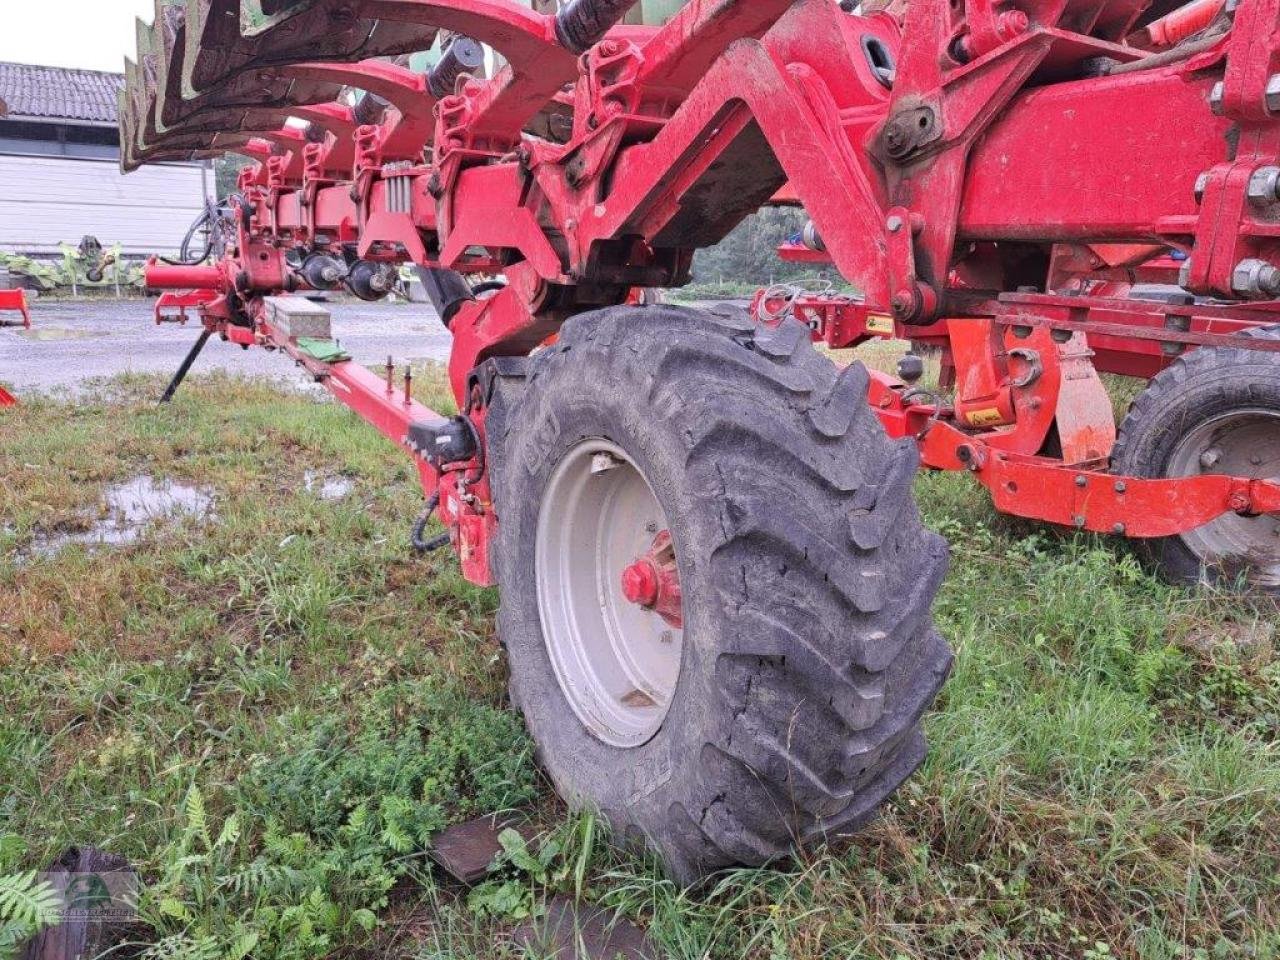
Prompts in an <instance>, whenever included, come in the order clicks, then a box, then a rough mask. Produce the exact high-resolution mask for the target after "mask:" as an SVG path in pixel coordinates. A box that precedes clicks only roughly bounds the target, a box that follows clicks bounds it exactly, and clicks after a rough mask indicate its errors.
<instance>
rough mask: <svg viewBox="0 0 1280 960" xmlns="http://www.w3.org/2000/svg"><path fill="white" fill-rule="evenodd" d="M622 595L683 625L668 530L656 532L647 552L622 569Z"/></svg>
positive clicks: (678, 626) (674, 552)
mask: <svg viewBox="0 0 1280 960" xmlns="http://www.w3.org/2000/svg"><path fill="white" fill-rule="evenodd" d="M622 595H623V596H624V597H626V598H627V601H628V602H629V603H634V604H636V605H637V606H639V607H644V608H645V609H646V610H652V611H653V612H654V613H656V614H658V616H660V617H662V619H663V620H665V621H666V622H667V623H669V624H671V626H673V627H675V628H677V629H682V628H683V627H684V615H683V609H682V601H683V597H682V596H681V593H680V572H679V570H678V569H677V568H676V551H675V546H674V544H673V543H672V540H671V531H669V530H663V531H662V532H661V533H660V534H658V535H657V536H656V537H655V538H654V540H653V546H651V547H650V548H649V551H648V552H647V553H645V554H644V555H643V556H641V557H638V558H637V559H636V561H635V562H634V563H632V564H631V565H630V566H629V567H627V569H625V570H623V571H622Z"/></svg>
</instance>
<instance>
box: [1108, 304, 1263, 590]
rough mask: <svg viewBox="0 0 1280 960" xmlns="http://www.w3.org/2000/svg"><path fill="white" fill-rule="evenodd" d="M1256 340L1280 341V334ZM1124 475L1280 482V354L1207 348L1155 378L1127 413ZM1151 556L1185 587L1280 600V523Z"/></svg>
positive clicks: (1148, 546)
mask: <svg viewBox="0 0 1280 960" xmlns="http://www.w3.org/2000/svg"><path fill="white" fill-rule="evenodd" d="M1251 335H1252V336H1256V337H1268V338H1270V339H1277V338H1280V326H1276V327H1259V328H1257V329H1255V330H1253V331H1251ZM1112 465H1113V468H1114V470H1115V471H1116V472H1117V473H1122V474H1127V475H1130V476H1138V477H1160V478H1164V477H1195V476H1202V475H1204V474H1225V475H1228V476H1238V477H1250V478H1256V479H1273V478H1280V355H1277V354H1275V353H1263V352H1261V351H1258V350H1241V349H1208V348H1205V349H1200V350H1196V351H1193V352H1192V353H1189V354H1186V355H1185V356H1183V357H1181V358H1179V359H1178V360H1177V361H1176V362H1175V363H1173V364H1171V365H1170V366H1169V367H1168V368H1166V369H1165V370H1164V371H1163V372H1162V373H1161V374H1160V375H1159V376H1157V377H1155V378H1154V379H1153V380H1152V381H1151V383H1150V385H1149V386H1148V387H1147V389H1146V390H1144V391H1143V392H1142V393H1141V394H1140V395H1139V397H1138V399H1137V400H1136V401H1135V402H1134V404H1133V406H1132V408H1131V409H1130V410H1129V415H1128V416H1127V417H1126V418H1125V421H1124V423H1123V424H1122V425H1121V427H1120V434H1119V438H1118V439H1117V440H1116V446H1115V451H1114V453H1113V455H1112ZM1143 549H1144V550H1145V551H1146V552H1147V554H1148V555H1149V556H1150V558H1151V559H1152V561H1153V562H1154V563H1155V564H1156V566H1157V567H1158V569H1159V570H1160V572H1161V573H1162V575H1163V576H1164V577H1165V578H1166V579H1167V580H1169V581H1171V582H1173V583H1179V584H1199V583H1216V584H1225V585H1235V584H1239V583H1241V582H1242V581H1243V582H1244V583H1246V584H1247V585H1249V586H1251V587H1253V588H1256V589H1258V590H1261V591H1263V592H1269V593H1280V516H1277V515H1275V514H1269V515H1264V516H1258V517H1242V516H1235V515H1229V516H1225V517H1221V518H1219V519H1217V520H1215V521H1213V522H1212V523H1209V524H1207V525H1205V526H1203V527H1200V528H1198V529H1196V530H1191V531H1188V532H1187V533H1183V534H1180V535H1179V536H1176V537H1166V538H1164V539H1161V540H1153V541H1146V542H1145V543H1144V547H1143Z"/></svg>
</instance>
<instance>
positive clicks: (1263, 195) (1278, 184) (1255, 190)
mask: <svg viewBox="0 0 1280 960" xmlns="http://www.w3.org/2000/svg"><path fill="white" fill-rule="evenodd" d="M1247 195H1248V197H1249V202H1250V203H1253V204H1255V205H1257V206H1259V207H1265V206H1269V205H1270V204H1273V203H1275V202H1276V200H1277V199H1280V167H1259V168H1258V169H1257V170H1255V171H1253V176H1251V177H1250V178H1249V190H1248V194H1247Z"/></svg>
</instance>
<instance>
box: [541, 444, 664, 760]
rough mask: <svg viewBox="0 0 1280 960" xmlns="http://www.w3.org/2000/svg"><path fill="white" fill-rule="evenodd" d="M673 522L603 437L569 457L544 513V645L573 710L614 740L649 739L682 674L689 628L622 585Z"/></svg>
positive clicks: (623, 743) (629, 744) (555, 475)
mask: <svg viewBox="0 0 1280 960" xmlns="http://www.w3.org/2000/svg"><path fill="white" fill-rule="evenodd" d="M667 528H668V524H667V519H666V516H665V514H664V513H663V510H662V507H661V505H660V504H659V503H658V498H657V497H656V496H655V495H654V493H653V489H652V487H650V485H649V482H648V481H647V480H646V479H645V476H644V474H643V473H642V472H641V471H640V469H639V468H638V467H637V466H636V464H635V461H633V460H632V459H631V458H630V457H629V456H627V454H626V452H625V451H624V450H623V449H622V448H621V447H619V446H618V445H617V444H614V443H611V442H609V441H607V440H586V441H584V442H583V443H580V444H579V445H578V446H576V447H574V448H573V449H572V450H570V451H569V452H568V453H566V454H565V455H564V457H563V458H562V459H561V461H560V463H559V464H557V466H556V468H555V470H554V471H553V472H552V475H551V479H550V481H549V482H548V483H547V490H546V494H545V495H544V497H543V501H542V506H541V509H540V510H539V512H538V530H537V541H536V548H535V557H534V561H535V567H536V569H535V578H536V582H537V589H538V615H539V619H540V620H541V625H542V635H543V638H544V640H545V642H546V645H547V652H548V654H549V655H550V659H551V664H552V667H553V669H554V670H555V674H556V679H557V680H558V681H559V683H560V689H561V690H562V691H563V693H564V696H565V699H566V700H568V702H569V705H570V706H571V707H572V708H573V712H574V714H576V715H577V717H578V719H579V720H580V721H581V722H582V724H583V726H585V727H586V728H587V730H588V731H590V733H591V734H592V735H593V736H594V737H596V738H597V739H599V740H601V741H603V742H604V743H607V744H609V745H611V746H615V747H623V748H633V747H638V746H641V745H643V744H645V743H647V742H648V741H649V740H651V739H652V738H653V736H654V734H656V733H657V732H658V730H659V729H660V728H661V727H662V723H663V721H664V720H665V719H666V716H667V713H668V711H669V710H670V709H671V701H672V697H673V696H674V694H675V689H676V684H677V682H678V681H679V678H680V664H681V658H682V654H683V651H684V631H683V630H682V629H680V628H678V627H674V626H672V625H671V624H670V623H668V622H667V621H666V620H664V619H663V618H662V616H661V615H659V614H658V613H657V612H655V611H654V610H651V609H648V608H645V607H641V606H638V605H636V604H634V603H631V602H629V601H628V600H627V599H626V597H625V596H624V595H623V590H622V574H623V571H624V570H625V569H626V568H627V567H628V566H629V565H630V564H632V563H633V562H634V561H635V560H636V558H637V557H639V556H641V555H643V554H645V552H646V551H648V550H649V549H650V547H651V546H652V544H653V541H654V537H655V535H656V534H658V533H659V532H661V531H663V530H666V529H667Z"/></svg>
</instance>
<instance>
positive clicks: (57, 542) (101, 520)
mask: <svg viewBox="0 0 1280 960" xmlns="http://www.w3.org/2000/svg"><path fill="white" fill-rule="evenodd" d="M188 519H189V520H192V521H195V522H198V523H209V522H212V521H214V520H216V519H217V514H216V512H215V510H214V504H213V496H212V495H211V494H210V493H209V492H208V491H207V490H204V489H202V488H200V487H194V486H190V485H188V484H184V483H177V482H174V481H165V480H156V479H155V478H154V477H150V476H147V475H145V474H143V475H140V476H136V477H133V478H131V479H129V480H126V481H124V482H123V483H117V484H113V485H112V486H110V487H108V488H107V489H106V491H105V492H104V494H103V497H102V502H101V503H100V504H99V505H98V510H97V512H96V513H94V514H89V515H86V516H84V517H81V518H80V521H82V525H81V526H80V527H79V528H78V529H73V530H57V531H52V532H48V533H44V534H40V535H39V536H37V537H36V539H35V541H34V542H33V543H32V545H31V550H30V553H31V554H34V555H37V556H45V557H47V556H52V555H54V554H56V553H57V552H58V551H59V550H61V549H62V548H63V547H66V546H70V545H71V544H73V543H79V544H83V545H84V546H86V547H90V548H93V547H104V546H122V545H125V544H130V543H134V542H136V541H137V540H140V539H142V538H143V537H144V536H145V535H146V534H147V533H148V532H149V531H153V530H156V529H160V528H163V527H165V526H171V525H173V524H176V523H180V522H182V521H183V520H188Z"/></svg>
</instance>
